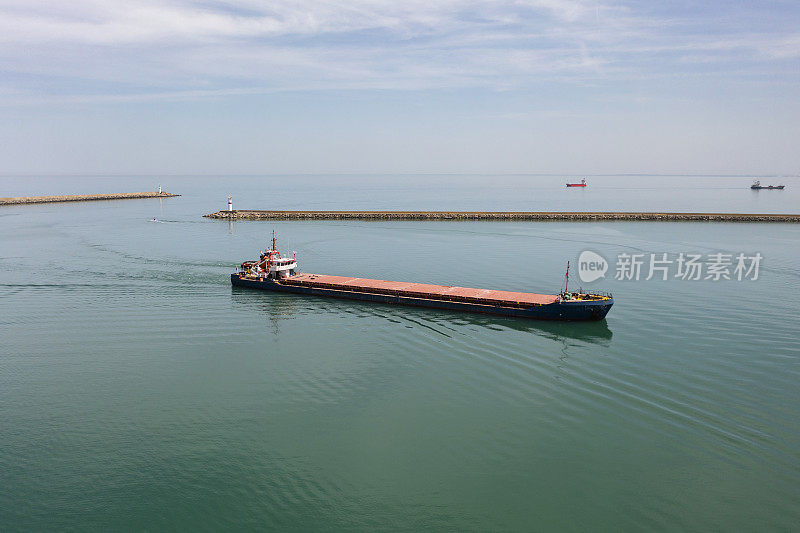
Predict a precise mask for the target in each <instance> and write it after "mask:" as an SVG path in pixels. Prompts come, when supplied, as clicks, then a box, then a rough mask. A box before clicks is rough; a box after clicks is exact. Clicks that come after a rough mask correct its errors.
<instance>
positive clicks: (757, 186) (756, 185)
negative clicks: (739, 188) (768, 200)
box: [750, 180, 786, 190]
mask: <svg viewBox="0 0 800 533" xmlns="http://www.w3.org/2000/svg"><path fill="white" fill-rule="evenodd" d="M784 187H786V185H761V182H760V181H759V180H753V184H752V185H751V186H750V188H751V189H754V190H760V189H783V188H784Z"/></svg>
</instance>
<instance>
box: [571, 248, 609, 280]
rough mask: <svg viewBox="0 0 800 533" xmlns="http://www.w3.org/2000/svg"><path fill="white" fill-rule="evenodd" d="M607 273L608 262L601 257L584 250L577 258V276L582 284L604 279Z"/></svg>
mask: <svg viewBox="0 0 800 533" xmlns="http://www.w3.org/2000/svg"><path fill="white" fill-rule="evenodd" d="M606 272H608V261H606V259H605V257H603V256H602V255H600V254H598V253H595V252H593V251H591V250H584V251H582V252H581V255H580V256H578V275H579V276H580V278H581V281H582V282H584V283H591V282H592V281H595V280H598V279H600V278H603V277H605V275H606Z"/></svg>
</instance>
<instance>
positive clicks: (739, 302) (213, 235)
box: [0, 176, 800, 531]
mask: <svg viewBox="0 0 800 533" xmlns="http://www.w3.org/2000/svg"><path fill="white" fill-rule="evenodd" d="M159 181H160V182H161V185H163V186H164V187H165V188H166V189H167V190H170V191H174V192H178V193H181V194H183V196H182V197H180V198H172V199H165V200H128V201H113V202H93V203H75V204H46V205H33V206H19V207H2V208H0V228H1V229H0V530H4V531H8V530H17V529H38V530H64V529H76V530H109V529H130V530H164V529H185V530H195V529H200V530H219V529H223V528H224V529H243V528H263V529H274V530H292V529H295V530H309V529H345V530H354V531H374V530H405V531H409V530H412V531H416V530H484V531H485V530H516V531H532V530H620V529H622V530H641V529H660V530H697V531H708V530H753V531H756V530H758V531H763V530H790V529H793V528H795V527H796V525H797V524H798V523H800V497H798V496H800V451H798V441H799V440H800V392H798V390H799V389H798V378H800V364H799V363H800V345H799V344H798V341H797V336H798V330H799V329H800V328H798V325H797V320H798V316H800V303H798V299H797V295H798V293H800V246H799V245H800V225H792V224H744V223H731V224H725V223H687V222H684V223H646V222H645V223H639V222H608V223H583V222H572V223H567V222H546V223H545V222H513V223H510V222H490V223H477V222H374V223H370V222H279V223H271V222H238V223H233V224H231V223H228V222H223V221H214V220H208V219H204V218H202V217H201V215H202V214H205V213H208V212H212V211H216V210H218V209H222V208H224V207H225V202H226V198H225V197H226V195H227V194H231V195H233V196H234V205H235V207H239V208H264V209H268V208H278V209H279V208H287V209H302V208H319V209H325V208H328V209H337V208H338V209H347V208H353V209H356V208H360V209H465V210H466V209H485V210H518V209H519V210H547V209H553V210H663V211H718V212H794V213H796V212H798V211H799V210H800V209H798V207H797V206H798V205H800V202H799V200H800V197H799V196H798V192H800V180H798V179H797V178H788V179H780V180H779V179H777V178H774V179H773V178H764V179H762V182H764V183H767V182H771V181H775V182H777V181H782V182H783V183H785V184H786V185H787V186H788V188H787V189H786V190H785V191H761V192H752V191H750V190H748V189H747V187H748V186H749V184H750V180H749V179H748V178H747V177H738V178H737V177H714V178H712V177H647V176H640V177H630V176H627V177H626V176H608V177H591V178H589V182H590V187H589V188H588V189H586V190H566V188H565V187H564V186H563V182H564V179H563V178H561V177H557V176H413V177H410V176H392V177H386V176H385V177H378V178H369V177H352V176H301V177H297V176H295V177H292V176H284V177H263V178H255V177H247V178H245V177H239V178H229V177H218V178H208V177H203V178H191V177H183V178H176V177H170V178H154V177H127V178H83V177H81V178H13V177H7V178H0V196H17V195H32V194H59V193H64V194H66V193H86V192H122V191H135V190H151V189H153V188H154V187H155V186H156V185H158V182H159ZM153 217H156V218H157V219H158V222H152V221H151V219H152V218H153ZM273 229H275V230H276V231H277V233H278V242H279V245H280V247H281V248H282V249H283V250H296V251H297V254H298V258H299V260H300V266H301V269H302V270H304V271H307V272H318V273H327V274H338V275H355V276H363V277H374V278H382V279H396V280H406V281H425V282H430V283H443V284H453V285H462V286H473V287H486V288H496V289H507V290H524V291H530V292H550V293H551V292H556V291H558V289H559V287H560V284H561V283H562V276H563V271H564V266H565V263H566V261H567V260H571V261H575V260H576V258H577V256H578V255H579V254H580V252H581V251H583V250H587V249H588V250H593V251H595V252H598V253H600V254H601V255H603V256H604V257H606V258H608V259H609V261H610V262H612V263H613V262H614V261H615V259H616V257H617V255H618V254H620V253H629V254H630V253H643V254H650V253H657V254H661V253H669V254H677V253H679V252H687V253H689V252H691V253H700V254H710V253H717V252H721V253H731V254H737V253H739V252H744V253H747V254H748V255H750V254H754V253H756V252H760V253H761V254H762V255H763V257H764V260H763V263H762V264H761V268H760V275H759V279H758V280H756V281H752V280H747V281H718V282H714V281H711V280H708V281H695V282H692V281H684V280H680V279H670V280H668V281H660V280H659V281H656V280H650V281H644V280H640V281H638V282H637V281H618V280H615V279H614V276H613V271H609V272H608V273H607V276H606V278H605V279H602V280H599V281H596V282H594V283H592V284H590V285H589V286H590V287H592V288H593V289H598V290H609V291H612V292H613V293H614V296H615V298H616V302H617V303H616V305H615V306H614V308H613V309H612V310H611V313H610V314H609V316H608V318H607V319H606V320H605V321H603V322H599V323H576V324H564V323H541V322H532V321H525V320H516V319H507V318H495V317H488V316H480V315H467V314H458V313H452V312H444V311H441V312H440V311H431V310H423V309H413V308H401V307H392V306H381V305H374V304H366V303H358V302H346V301H335V300H327V299H321V298H310V297H299V296H290V295H280V294H270V293H264V292H259V291H248V290H239V289H234V288H232V287H231V286H230V282H229V279H228V275H229V273H230V272H231V271H232V270H233V268H234V266H235V265H237V264H238V263H239V262H241V261H242V260H244V259H248V258H252V257H254V256H255V255H257V253H258V251H259V250H261V249H263V248H265V247H266V245H267V240H268V238H269V234H270V232H271V231H272V230H273ZM612 270H613V264H612ZM643 277H644V276H643Z"/></svg>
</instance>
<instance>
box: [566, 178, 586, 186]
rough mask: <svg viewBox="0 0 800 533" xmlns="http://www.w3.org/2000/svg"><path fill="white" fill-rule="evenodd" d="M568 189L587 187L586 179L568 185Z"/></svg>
mask: <svg viewBox="0 0 800 533" xmlns="http://www.w3.org/2000/svg"><path fill="white" fill-rule="evenodd" d="M567 187H586V178H584V179H582V180H581V181H580V183H567Z"/></svg>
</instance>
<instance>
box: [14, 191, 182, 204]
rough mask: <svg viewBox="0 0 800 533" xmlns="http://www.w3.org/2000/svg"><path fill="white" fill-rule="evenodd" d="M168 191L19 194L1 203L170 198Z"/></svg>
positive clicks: (170, 194) (171, 195)
mask: <svg viewBox="0 0 800 533" xmlns="http://www.w3.org/2000/svg"><path fill="white" fill-rule="evenodd" d="M173 196H180V194H172V193H168V192H163V191H162V192H122V193H114V194H68V195H63V196H17V197H11V198H0V205H22V204H48V203H53V202H89V201H93V200H128V199H133V198H170V197H173Z"/></svg>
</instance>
